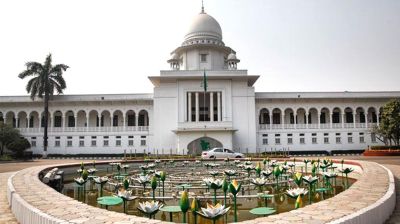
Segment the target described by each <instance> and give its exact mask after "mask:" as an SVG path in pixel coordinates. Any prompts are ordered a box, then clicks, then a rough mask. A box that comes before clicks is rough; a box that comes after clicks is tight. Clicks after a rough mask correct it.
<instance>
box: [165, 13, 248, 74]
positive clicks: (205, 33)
mask: <svg viewBox="0 0 400 224" xmlns="http://www.w3.org/2000/svg"><path fill="white" fill-rule="evenodd" d="M230 54H234V55H235V60H234V61H232V60H228V58H229V55H230ZM239 61H240V60H237V59H236V52H235V51H234V50H232V49H231V48H230V47H227V46H225V44H224V42H223V41H222V29H221V26H220V25H219V23H218V21H217V20H216V19H214V18H213V17H212V16H210V15H208V14H207V13H205V12H204V7H202V10H201V12H200V13H199V14H198V15H197V16H195V17H194V19H193V20H192V23H191V25H190V27H189V30H188V31H187V33H186V35H185V38H184V41H183V42H182V44H181V46H180V47H178V48H177V49H175V50H174V51H173V52H171V59H169V60H168V61H167V62H168V63H170V66H171V69H173V70H179V69H182V70H203V69H205V70H227V69H230V70H232V69H236V68H237V63H238V62H239Z"/></svg>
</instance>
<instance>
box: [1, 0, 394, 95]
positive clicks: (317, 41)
mask: <svg viewBox="0 0 400 224" xmlns="http://www.w3.org/2000/svg"><path fill="white" fill-rule="evenodd" d="M200 7H201V1H200V0H168V1H166V0H142V1H133V0H118V1H115V0H114V1H111V0H109V1H104V0H63V1H61V0H48V1H43V0H35V1H32V0H26V1H22V0H12V1H11V0H8V1H1V2H0V77H1V79H0V83H1V85H0V95H21V94H26V92H25V85H26V82H27V80H20V79H19V78H18V77H17V75H18V74H19V73H20V72H21V71H23V70H24V68H25V67H24V64H25V62H27V61H39V62H43V61H44V59H45V57H46V55H47V54H48V53H50V52H51V53H52V54H53V60H54V63H64V64H67V65H69V66H70V67H71V68H70V69H69V70H68V71H67V72H66V73H65V79H66V81H67V85H68V88H67V90H66V91H65V93H66V94H81V93H89V94H94V93H151V92H152V91H153V89H152V84H151V83H150V81H149V80H148V79H147V76H149V75H158V74H159V70H163V69H168V68H169V65H168V64H167V63H166V60H167V59H168V58H169V53H170V52H171V51H172V50H174V49H175V48H176V47H178V46H179V45H180V44H181V43H182V41H183V37H184V35H185V33H186V30H187V29H188V26H189V24H190V22H191V20H192V18H193V17H194V16H195V15H196V14H198V13H199V12H200ZM205 11H206V12H207V13H208V14H210V15H212V16H213V17H214V18H216V19H217V21H219V23H220V25H221V27H222V32H223V40H224V42H225V44H226V45H227V46H230V47H232V48H233V49H235V50H236V51H237V56H238V57H239V58H240V59H241V62H240V63H239V65H238V67H239V69H248V71H249V74H251V75H261V77H260V79H259V80H258V81H257V83H256V84H255V86H256V91H260V92H261V91H263V92H265V91H344V90H348V91H379V90H385V91H386V90H400V87H399V83H400V1H399V0H373V1H372V0H329V1H325V0H302V1H301V0H275V1H272V0H205Z"/></svg>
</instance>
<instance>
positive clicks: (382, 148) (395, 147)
mask: <svg viewBox="0 0 400 224" xmlns="http://www.w3.org/2000/svg"><path fill="white" fill-rule="evenodd" d="M371 149H372V150H389V149H391V150H395V149H397V150H399V149H400V146H395V145H391V146H390V145H376V146H371Z"/></svg>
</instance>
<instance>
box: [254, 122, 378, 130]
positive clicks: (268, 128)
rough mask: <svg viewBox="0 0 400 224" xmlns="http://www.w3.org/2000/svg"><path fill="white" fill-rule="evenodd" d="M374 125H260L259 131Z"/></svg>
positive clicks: (346, 127) (374, 124)
mask: <svg viewBox="0 0 400 224" xmlns="http://www.w3.org/2000/svg"><path fill="white" fill-rule="evenodd" d="M376 125H377V124H376V123H368V125H367V124H366V123H343V124H342V123H333V124H332V126H331V124H330V123H324V124H260V125H259V126H258V128H259V130H276V129H330V128H333V129H342V128H345V129H349V128H372V127H374V126H376Z"/></svg>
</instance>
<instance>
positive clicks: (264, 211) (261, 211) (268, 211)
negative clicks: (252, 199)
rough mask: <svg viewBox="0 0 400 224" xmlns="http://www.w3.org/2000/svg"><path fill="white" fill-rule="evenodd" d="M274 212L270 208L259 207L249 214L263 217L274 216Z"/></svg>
mask: <svg viewBox="0 0 400 224" xmlns="http://www.w3.org/2000/svg"><path fill="white" fill-rule="evenodd" d="M275 212H276V210H275V209H273V208H270V207H259V208H253V209H252V210H250V213H251V214H253V215H264V216H265V215H271V214H274V213H275Z"/></svg>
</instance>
